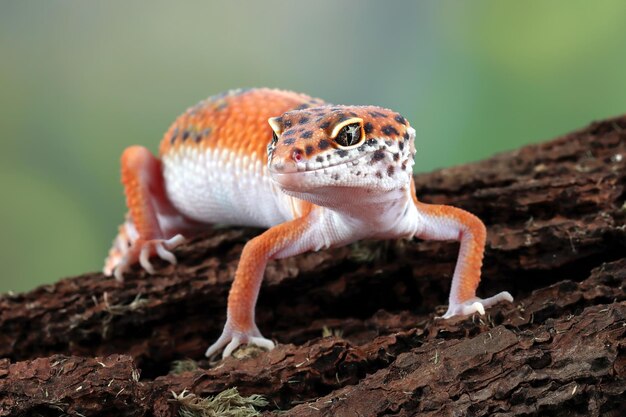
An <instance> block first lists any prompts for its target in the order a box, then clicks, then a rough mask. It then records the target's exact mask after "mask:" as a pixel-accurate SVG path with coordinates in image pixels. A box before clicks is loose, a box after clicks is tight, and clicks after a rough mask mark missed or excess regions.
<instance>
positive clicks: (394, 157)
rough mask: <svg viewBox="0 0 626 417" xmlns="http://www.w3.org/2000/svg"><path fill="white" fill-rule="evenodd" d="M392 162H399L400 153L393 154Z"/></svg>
mask: <svg viewBox="0 0 626 417" xmlns="http://www.w3.org/2000/svg"><path fill="white" fill-rule="evenodd" d="M393 160H394V161H399V160H400V153H399V152H396V153H394V154H393Z"/></svg>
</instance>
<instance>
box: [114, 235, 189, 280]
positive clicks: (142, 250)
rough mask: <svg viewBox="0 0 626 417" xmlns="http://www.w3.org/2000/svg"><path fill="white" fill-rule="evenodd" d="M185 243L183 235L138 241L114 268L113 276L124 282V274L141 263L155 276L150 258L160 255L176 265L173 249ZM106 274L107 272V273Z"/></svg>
mask: <svg viewBox="0 0 626 417" xmlns="http://www.w3.org/2000/svg"><path fill="white" fill-rule="evenodd" d="M183 242H185V238H184V237H183V235H180V234H179V235H176V236H174V237H172V238H170V239H150V240H143V239H137V240H136V241H135V242H133V244H132V246H131V247H130V248H129V249H128V251H127V252H126V253H125V254H124V256H123V257H122V258H121V260H120V261H119V263H118V264H117V265H116V266H115V268H113V275H115V279H117V280H118V281H120V282H121V281H124V272H126V271H128V269H129V268H130V267H131V266H132V265H134V264H135V263H137V262H139V264H140V265H141V267H142V268H143V269H145V270H146V271H147V272H148V273H149V274H154V272H155V271H154V267H153V266H152V263H150V256H153V255H155V254H156V255H158V257H159V258H161V259H163V260H165V261H167V262H169V263H171V264H172V265H176V256H174V254H173V253H172V252H170V250H171V249H174V248H175V247H176V246H179V245H180V244H182V243H183ZM105 272H106V271H105Z"/></svg>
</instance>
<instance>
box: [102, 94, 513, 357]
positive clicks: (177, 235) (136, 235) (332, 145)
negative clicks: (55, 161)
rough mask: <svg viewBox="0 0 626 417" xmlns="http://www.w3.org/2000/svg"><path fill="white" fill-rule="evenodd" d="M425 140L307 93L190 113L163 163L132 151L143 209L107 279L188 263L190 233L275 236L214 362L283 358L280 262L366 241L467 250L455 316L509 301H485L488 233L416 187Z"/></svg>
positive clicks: (168, 140)
mask: <svg viewBox="0 0 626 417" xmlns="http://www.w3.org/2000/svg"><path fill="white" fill-rule="evenodd" d="M414 140H415V130H414V129H413V128H412V127H411V126H410V124H409V123H408V121H407V120H406V119H405V118H404V117H402V116H401V115H400V114H398V113H396V112H393V111H391V110H388V109H383V108H380V107H376V106H335V105H330V104H326V103H324V102H323V101H322V100H320V99H315V98H311V97H309V96H307V95H304V94H298V93H293V92H288V91H280V90H270V89H251V90H233V91H230V92H227V93H224V94H221V95H217V96H213V97H210V98H209V99H207V100H205V101H202V102H200V103H199V104H198V105H196V106H194V107H192V108H190V109H188V110H187V111H186V112H185V113H184V114H183V115H181V116H180V117H179V118H178V119H177V120H176V121H175V122H174V124H173V125H172V126H171V127H170V128H169V129H168V131H167V132H166V134H165V135H164V137H163V139H162V141H161V145H160V148H159V156H160V158H156V157H154V156H153V155H152V154H151V153H150V152H149V151H148V150H147V149H145V148H142V147H137V146H134V147H130V148H128V149H126V150H125V151H124V153H123V155H122V182H123V184H124V189H125V194H126V200H127V206H128V208H129V212H128V214H127V216H126V221H125V222H124V223H123V224H122V225H121V226H120V229H119V233H118V236H117V237H116V239H115V241H114V244H113V247H112V248H111V251H110V252H109V256H108V258H107V259H106V261H105V268H104V272H105V273H106V274H107V275H115V276H116V278H117V279H120V280H121V279H122V277H123V273H125V272H126V271H127V270H128V268H129V267H130V266H131V265H133V264H134V263H137V262H139V263H140V264H141V266H142V267H143V268H144V269H146V270H147V271H148V272H150V273H154V272H155V271H154V268H153V267H152V264H151V263H150V257H152V256H159V257H161V258H163V259H165V260H167V261H169V262H172V263H175V262H176V258H175V256H174V254H173V253H172V252H171V250H172V249H173V248H175V247H176V246H177V245H179V244H181V243H182V242H183V241H184V236H189V235H191V234H193V233H194V232H196V231H198V230H201V228H203V227H206V225H207V224H215V223H220V224H236V225H250V226H260V227H265V228H268V230H267V231H266V232H265V233H263V234H261V235H260V236H257V237H255V238H254V239H252V240H250V241H249V242H248V243H247V244H246V246H245V247H244V250H243V252H242V255H241V259H240V262H239V265H238V268H237V271H236V273H235V280H234V282H233V285H232V287H231V291H230V293H229V298H228V311H227V320H226V324H225V326H224V330H223V332H222V335H221V336H220V338H219V339H218V340H217V341H216V342H215V343H214V344H213V345H212V346H210V347H209V349H208V350H207V356H212V355H213V354H215V353H216V352H218V351H220V350H222V349H224V352H223V356H229V355H230V354H231V353H232V351H233V350H234V349H235V348H237V347H238V346H239V345H241V344H243V343H252V344H256V345H258V346H261V347H265V348H268V349H271V348H273V347H274V343H273V342H272V341H270V340H268V339H266V338H264V337H263V336H262V335H261V333H260V332H259V330H258V328H257V326H256V323H255V319H254V309H255V305H256V300H257V297H258V293H259V289H260V286H261V282H262V279H263V274H264V270H265V266H266V263H267V261H268V260H269V259H280V258H285V257H289V256H294V255H297V254H299V253H303V252H306V251H311V250H320V249H324V248H329V247H336V246H342V245H346V244H349V243H351V242H354V241H357V240H361V239H365V238H370V239H371V238H373V239H394V238H405V239H411V238H413V237H418V238H422V239H434V240H459V241H460V242H461V247H460V251H459V259H458V261H457V264H456V267H455V271H454V275H453V280H452V289H451V292H450V298H449V307H448V311H447V312H446V314H445V315H444V317H445V318H447V317H452V316H456V315H466V314H471V313H474V312H479V313H481V314H484V307H489V306H491V305H493V304H496V303H497V302H500V301H504V300H506V301H512V297H511V295H510V294H509V293H507V292H502V293H499V294H497V295H495V296H493V297H490V298H487V299H484V300H483V299H479V298H477V297H476V295H475V292H476V288H477V286H478V283H479V281H480V269H481V265H482V257H483V251H484V246H485V241H486V230H485V227H484V225H483V223H482V222H481V221H480V220H479V219H478V218H477V217H475V216H473V215H472V214H470V213H468V212H465V211H463V210H460V209H457V208H454V207H450V206H442V205H429V204H424V203H422V202H420V201H419V200H418V199H417V198H416V196H415V186H414V183H413V177H412V167H413V163H414V162H413V159H414V156H415V146H414Z"/></svg>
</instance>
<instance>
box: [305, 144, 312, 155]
mask: <svg viewBox="0 0 626 417" xmlns="http://www.w3.org/2000/svg"><path fill="white" fill-rule="evenodd" d="M304 152H305V153H306V154H307V156H309V155H311V154H312V153H313V147H312V146H311V145H306V148H304Z"/></svg>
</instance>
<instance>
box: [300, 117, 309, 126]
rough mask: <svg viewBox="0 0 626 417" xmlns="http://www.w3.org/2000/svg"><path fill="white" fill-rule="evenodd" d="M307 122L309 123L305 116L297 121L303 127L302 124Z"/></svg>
mask: <svg viewBox="0 0 626 417" xmlns="http://www.w3.org/2000/svg"><path fill="white" fill-rule="evenodd" d="M308 121H309V118H308V117H306V116H304V117H303V118H301V119H300V120H299V121H298V124H301V125H303V124H305V123H306V122H308Z"/></svg>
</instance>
